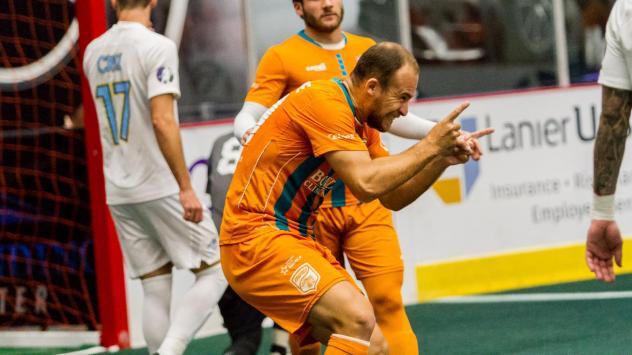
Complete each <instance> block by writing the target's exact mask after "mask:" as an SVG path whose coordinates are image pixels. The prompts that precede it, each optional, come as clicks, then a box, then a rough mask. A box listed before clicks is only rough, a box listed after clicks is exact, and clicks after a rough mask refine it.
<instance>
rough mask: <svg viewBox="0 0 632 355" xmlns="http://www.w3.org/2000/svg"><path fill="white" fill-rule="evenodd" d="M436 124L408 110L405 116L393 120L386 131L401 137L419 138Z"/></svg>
mask: <svg viewBox="0 0 632 355" xmlns="http://www.w3.org/2000/svg"><path fill="white" fill-rule="evenodd" d="M436 124H437V123H436V122H434V121H431V120H427V119H425V118H421V117H419V116H417V115H415V114H414V113H412V112H410V111H409V112H408V114H407V115H406V116H404V117H401V118H398V119H396V120H395V121H393V124H392V125H391V128H390V129H389V130H388V133H391V134H394V135H396V136H398V137H402V138H408V139H416V140H419V139H422V138H424V137H426V136H427V135H428V133H429V132H430V130H431V129H432V127H434V126H435V125H436Z"/></svg>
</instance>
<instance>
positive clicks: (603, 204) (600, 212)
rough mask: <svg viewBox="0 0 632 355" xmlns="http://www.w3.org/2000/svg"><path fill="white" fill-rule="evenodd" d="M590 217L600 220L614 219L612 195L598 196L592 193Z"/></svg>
mask: <svg viewBox="0 0 632 355" xmlns="http://www.w3.org/2000/svg"><path fill="white" fill-rule="evenodd" d="M590 215H591V217H592V219H597V220H601V221H613V220H614V195H607V196H599V195H596V194H594V195H593V204H592V211H591V213H590Z"/></svg>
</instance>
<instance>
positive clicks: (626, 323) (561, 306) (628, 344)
mask: <svg viewBox="0 0 632 355" xmlns="http://www.w3.org/2000/svg"><path fill="white" fill-rule="evenodd" d="M630 291H632V275H624V276H620V277H619V278H618V279H617V282H616V283H615V284H613V285H605V284H601V283H597V282H595V281H588V282H578V283H571V284H561V285H554V286H548V287H537V288H531V289H525V290H516V291H511V292H505V293H502V294H499V295H500V296H501V297H500V298H499V299H491V300H490V299H485V298H483V299H475V300H469V299H463V300H459V301H458V302H455V303H426V304H420V305H414V306H410V307H407V311H408V315H409V317H410V321H411V323H412V326H413V328H414V330H415V333H416V334H417V335H418V337H419V340H420V346H421V349H422V353H423V354H441V355H444V354H487V355H489V354H590V355H593V354H599V355H601V354H632V317H631V316H632V292H630ZM598 292H608V294H606V297H604V298H603V299H595V297H597V296H600V295H601V296H603V295H604V294H595V293H598ZM568 293H572V295H570V296H569V295H568ZM515 296H520V297H526V298H527V299H521V300H519V301H516V300H512V299H504V298H503V297H515ZM551 296H554V297H562V298H564V299H565V300H557V301H551V300H541V298H547V297H551ZM530 297H534V298H535V299H536V300H530V299H528V298H530ZM573 297H579V298H582V297H583V298H586V299H577V300H568V299H567V298H573ZM538 299H540V300H539V301H538ZM474 301H476V302H479V303H472V302H474ZM269 338H270V331H269V330H266V332H265V334H264V341H263V345H262V349H263V348H267V346H268V345H269ZM227 346H228V336H227V335H219V336H214V337H209V338H204V339H198V340H195V341H194V342H193V343H192V344H191V346H190V347H189V349H188V350H187V352H186V354H187V355H195V354H209V355H214V354H221V352H222V350H223V349H224V348H225V347H227ZM62 350H63V351H71V350H73V349H0V354H16V355H17V354H25V355H33V354H56V353H59V352H63V351H62ZM117 354H124V355H132V354H133V355H140V354H147V352H146V350H145V349H134V350H125V351H120V352H118V353H117ZM259 354H265V352H263V351H260V352H259ZM394 355H399V354H394Z"/></svg>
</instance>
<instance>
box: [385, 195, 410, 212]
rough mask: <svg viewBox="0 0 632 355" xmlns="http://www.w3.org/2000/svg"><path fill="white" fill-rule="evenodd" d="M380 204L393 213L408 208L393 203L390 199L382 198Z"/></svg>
mask: <svg viewBox="0 0 632 355" xmlns="http://www.w3.org/2000/svg"><path fill="white" fill-rule="evenodd" d="M380 202H381V203H382V206H384V207H386V208H388V209H389V210H391V211H395V212H396V211H399V210H401V209H402V208H404V207H406V205H403V204H399V203H396V202H395V201H392V200H391V199H388V198H380Z"/></svg>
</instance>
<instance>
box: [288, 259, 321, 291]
mask: <svg viewBox="0 0 632 355" xmlns="http://www.w3.org/2000/svg"><path fill="white" fill-rule="evenodd" d="M319 281H320V274H319V273H318V272H317V271H316V269H314V268H313V267H312V266H311V265H310V264H309V263H304V264H303V265H301V266H299V267H298V269H296V271H294V273H293V274H292V277H290V282H291V283H292V285H294V287H296V289H297V290H299V291H300V292H301V293H302V294H308V293H312V292H314V291H316V289H317V288H318V282H319Z"/></svg>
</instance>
